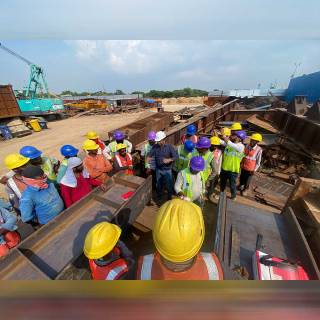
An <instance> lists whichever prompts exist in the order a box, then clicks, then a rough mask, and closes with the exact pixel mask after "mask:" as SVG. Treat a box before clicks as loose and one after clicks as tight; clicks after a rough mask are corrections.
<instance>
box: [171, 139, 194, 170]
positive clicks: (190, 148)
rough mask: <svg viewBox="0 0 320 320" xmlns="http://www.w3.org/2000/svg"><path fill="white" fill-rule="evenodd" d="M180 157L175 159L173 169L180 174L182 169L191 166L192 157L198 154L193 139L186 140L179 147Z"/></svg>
mask: <svg viewBox="0 0 320 320" xmlns="http://www.w3.org/2000/svg"><path fill="white" fill-rule="evenodd" d="M177 151H178V156H179V157H178V159H177V160H176V161H175V163H174V166H173V170H174V171H175V172H176V173H177V174H178V173H179V172H180V171H181V170H184V169H186V168H188V167H189V162H190V159H191V158H192V157H195V156H197V155H198V151H197V150H196V149H195V145H194V143H193V142H192V141H191V140H186V142H185V143H184V144H183V145H180V146H179V147H178V150H177Z"/></svg>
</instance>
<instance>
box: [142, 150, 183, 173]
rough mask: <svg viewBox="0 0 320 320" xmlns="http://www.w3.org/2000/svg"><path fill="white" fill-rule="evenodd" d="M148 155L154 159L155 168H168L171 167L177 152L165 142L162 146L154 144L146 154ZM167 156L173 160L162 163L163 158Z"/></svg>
mask: <svg viewBox="0 0 320 320" xmlns="http://www.w3.org/2000/svg"><path fill="white" fill-rule="evenodd" d="M148 157H151V158H154V159H155V162H156V169H160V170H170V169H172V166H173V163H174V161H175V160H176V159H177V158H178V152H177V150H176V149H175V148H174V147H173V146H172V145H171V144H165V145H164V146H160V145H159V144H155V145H154V146H153V147H152V149H151V151H150V153H149V154H148ZM169 158H171V159H172V160H173V161H172V162H170V163H163V159H169Z"/></svg>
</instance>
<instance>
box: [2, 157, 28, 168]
mask: <svg viewBox="0 0 320 320" xmlns="http://www.w3.org/2000/svg"><path fill="white" fill-rule="evenodd" d="M29 160H30V159H29V158H26V157H24V156H22V155H21V154H19V153H11V154H9V155H7V156H6V157H5V159H4V164H5V165H6V167H7V168H8V169H9V170H12V169H17V168H20V167H22V166H23V165H25V164H26V163H28V162H29Z"/></svg>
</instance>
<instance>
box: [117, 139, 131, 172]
mask: <svg viewBox="0 0 320 320" xmlns="http://www.w3.org/2000/svg"><path fill="white" fill-rule="evenodd" d="M113 163H114V169H115V171H116V172H119V171H123V172H124V173H125V174H129V175H133V164H132V156H131V154H130V153H128V152H127V146H126V145H125V144H123V143H119V144H117V153H116V154H115V155H114V161H113Z"/></svg>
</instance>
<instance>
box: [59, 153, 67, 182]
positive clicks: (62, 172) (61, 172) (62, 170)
mask: <svg viewBox="0 0 320 320" xmlns="http://www.w3.org/2000/svg"><path fill="white" fill-rule="evenodd" d="M67 167H68V159H66V158H64V159H63V160H62V162H61V164H60V167H59V170H58V174H57V182H58V183H60V182H61V180H62V178H63V177H64V175H65V173H66V171H67Z"/></svg>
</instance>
